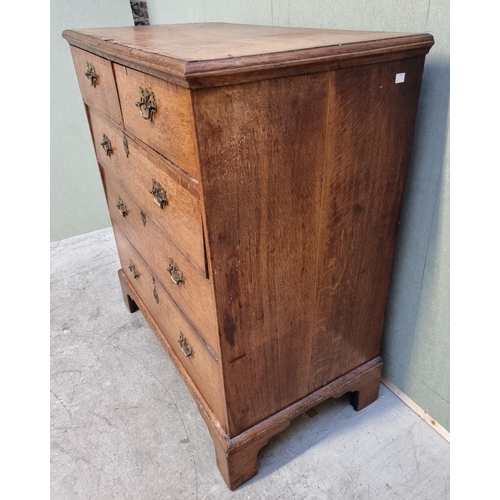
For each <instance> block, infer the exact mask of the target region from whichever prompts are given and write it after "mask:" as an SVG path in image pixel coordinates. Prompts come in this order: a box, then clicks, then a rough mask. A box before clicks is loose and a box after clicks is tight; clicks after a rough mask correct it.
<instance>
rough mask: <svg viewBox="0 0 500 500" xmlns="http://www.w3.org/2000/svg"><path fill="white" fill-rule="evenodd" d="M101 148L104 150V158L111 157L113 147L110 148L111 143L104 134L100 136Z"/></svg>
mask: <svg viewBox="0 0 500 500" xmlns="http://www.w3.org/2000/svg"><path fill="white" fill-rule="evenodd" d="M101 146H102V149H104V152H105V153H106V156H111V155H112V154H113V147H112V146H111V141H110V140H109V137H108V136H107V135H106V134H102V142H101Z"/></svg>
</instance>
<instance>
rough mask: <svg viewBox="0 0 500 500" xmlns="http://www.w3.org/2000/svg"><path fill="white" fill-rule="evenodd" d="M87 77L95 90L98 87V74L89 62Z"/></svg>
mask: <svg viewBox="0 0 500 500" xmlns="http://www.w3.org/2000/svg"><path fill="white" fill-rule="evenodd" d="M85 76H86V77H87V80H88V81H89V83H90V85H92V87H94V88H95V86H96V85H97V73H96V72H95V67H94V65H93V64H92V63H90V62H87V71H85Z"/></svg>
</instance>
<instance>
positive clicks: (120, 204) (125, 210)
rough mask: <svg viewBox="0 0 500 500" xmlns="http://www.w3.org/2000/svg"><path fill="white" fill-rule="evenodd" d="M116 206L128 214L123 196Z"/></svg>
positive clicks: (124, 213)
mask: <svg viewBox="0 0 500 500" xmlns="http://www.w3.org/2000/svg"><path fill="white" fill-rule="evenodd" d="M116 207H117V208H118V210H119V212H120V213H121V214H122V215H123V217H125V216H126V215H127V214H128V210H127V205H125V203H123V200H122V199H121V198H118V203H117V204H116Z"/></svg>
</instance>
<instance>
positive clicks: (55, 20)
mask: <svg viewBox="0 0 500 500" xmlns="http://www.w3.org/2000/svg"><path fill="white" fill-rule="evenodd" d="M50 16H51V28H50V240H51V241H55V240H60V239H62V238H67V237H69V236H74V235H76V234H83V233H88V232H90V231H93V230H95V229H101V228H103V227H108V226H110V225H111V222H110V220H109V216H108V214H107V207H106V202H105V200H104V192H103V189H102V187H101V179H100V177H99V171H98V169H97V163H96V161H95V157H94V150H93V148H92V140H91V137H90V132H89V130H88V125H87V118H86V116H85V111H84V108H83V103H82V99H81V97H80V89H79V88H78V82H77V79H76V74H75V70H74V67H73V60H72V59H71V53H70V50H69V45H68V42H66V40H64V38H62V36H61V33H62V32H63V31H64V30H65V29H70V28H94V27H95V28H97V27H99V26H101V27H102V26H132V25H133V19H132V10H131V9H130V3H129V2H128V0H107V1H106V2H102V1H100V0H85V1H83V0H51V2H50Z"/></svg>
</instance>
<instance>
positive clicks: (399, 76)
mask: <svg viewBox="0 0 500 500" xmlns="http://www.w3.org/2000/svg"><path fill="white" fill-rule="evenodd" d="M404 81H405V74H404V73H397V74H396V83H403V82H404Z"/></svg>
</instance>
